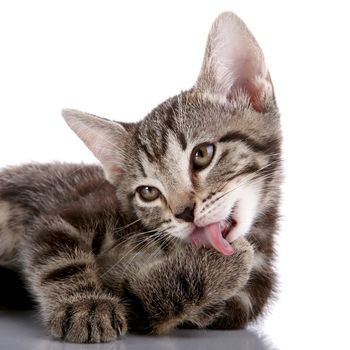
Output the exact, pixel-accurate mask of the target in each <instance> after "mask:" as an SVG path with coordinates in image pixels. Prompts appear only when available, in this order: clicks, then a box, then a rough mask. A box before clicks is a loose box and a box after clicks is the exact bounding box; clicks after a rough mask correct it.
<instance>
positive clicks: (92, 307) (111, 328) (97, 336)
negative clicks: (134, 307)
mask: <svg viewBox="0 0 350 350" xmlns="http://www.w3.org/2000/svg"><path fill="white" fill-rule="evenodd" d="M124 315H125V313H124V308H123V306H122V305H121V304H120V302H119V301H118V300H117V299H115V298H112V297H110V296H106V295H103V296H96V295H90V296H86V295H83V296H73V297H72V298H71V301H67V302H65V303H62V304H61V305H59V306H58V307H57V308H55V309H54V310H53V312H52V314H51V316H49V327H50V331H51V334H52V335H53V336H54V337H55V338H60V339H62V340H65V341H68V342H74V343H102V342H109V341H112V340H115V339H117V338H118V337H119V336H120V335H122V334H124V333H125V332H126V330H127V324H126V318H125V316H124Z"/></svg>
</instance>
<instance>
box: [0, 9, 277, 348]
mask: <svg viewBox="0 0 350 350" xmlns="http://www.w3.org/2000/svg"><path fill="white" fill-rule="evenodd" d="M63 117H64V118H65V120H66V122H67V123H68V125H69V126H70V127H71V128H72V129H73V131H75V133H76V134H77V135H78V136H79V137H80V138H81V139H82V141H83V142H84V143H85V144H86V146H87V147H88V148H89V149H90V150H91V151H92V152H93V154H94V155H95V156H96V157H97V159H98V160H99V161H100V162H101V164H102V167H99V166H94V165H74V164H60V163H54V164H43V165H39V164H29V165H25V166H19V167H11V168H8V169H4V170H3V171H2V172H1V173H0V240H1V245H0V262H1V265H3V266H5V265H6V266H7V267H11V268H12V269H15V270H19V271H21V272H22V274H23V276H24V278H25V280H26V282H27V285H28V287H29V289H30V291H31V293H32V295H33V296H34V297H35V300H36V301H37V303H38V307H39V309H40V311H41V315H42V317H43V320H44V321H45V322H46V324H47V326H48V329H49V330H50V333H51V334H52V335H53V336H54V337H57V338H60V339H64V340H66V341H71V342H87V343H93V342H106V341H111V340H114V339H116V338H118V337H119V336H120V335H122V334H123V333H125V332H126V330H127V329H129V330H130V331H134V332H146V333H154V334H159V333H163V332H166V331H168V330H170V329H172V328H175V327H194V328H196V327H200V328H204V327H206V328H215V329H218V328H220V329H235V328H241V327H244V326H245V325H247V323H248V322H251V321H254V320H256V319H257V317H258V316H259V315H260V314H262V312H263V310H264V309H265V306H266V304H267V302H268V300H269V299H270V298H271V296H272V294H273V291H274V286H275V273H274V269H273V260H274V249H273V245H274V234H275V232H276V228H277V227H276V226H277V219H278V203H279V197H280V189H279V188H280V182H281V175H280V170H281V164H280V159H281V132H280V122H279V113H278V109H277V105H276V102H275V97H274V92H273V87H272V83H271V79H270V75H269V72H268V70H267V68H266V65H265V62H264V57H263V54H262V51H261V49H260V47H259V46H258V44H257V42H256V40H255V39H254V37H253V36H252V34H251V33H250V31H249V30H248V29H247V27H246V25H245V24H244V23H243V22H242V20H241V19H239V18H238V17H237V16H236V15H234V14H233V13H228V12H227V13H222V14H221V15H220V16H219V17H218V18H217V19H216V20H215V22H214V24H213V26H212V28H211V31H210V33H209V37H208V43H207V47H206V51H205V57H204V62H203V66H202V69H201V72H200V75H199V78H198V80H197V82H196V84H195V85H194V87H193V88H192V89H190V90H189V91H185V92H182V93H180V94H179V95H178V96H175V97H172V98H170V99H168V100H167V101H165V102H163V103H162V104H161V105H159V106H158V107H156V108H155V109H154V110H153V111H152V112H151V113H150V114H149V115H148V116H146V117H145V118H144V119H143V120H142V121H140V122H139V123H118V122H115V121H111V120H107V119H104V118H99V117H96V116H94V115H91V114H87V113H82V112H79V111H76V110H64V111H63Z"/></svg>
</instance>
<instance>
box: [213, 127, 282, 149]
mask: <svg viewBox="0 0 350 350" xmlns="http://www.w3.org/2000/svg"><path fill="white" fill-rule="evenodd" d="M219 142H243V143H245V144H246V145H247V146H248V147H249V148H251V149H252V150H253V151H254V152H260V153H267V154H269V153H277V152H279V148H280V141H279V140H278V139H270V140H268V141H266V142H265V144H261V143H258V142H257V141H254V140H253V139H252V138H250V137H248V136H247V135H244V134H242V133H240V132H238V131H230V132H228V133H226V134H225V135H224V136H222V137H221V138H220V139H219Z"/></svg>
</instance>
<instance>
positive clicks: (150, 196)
mask: <svg viewBox="0 0 350 350" xmlns="http://www.w3.org/2000/svg"><path fill="white" fill-rule="evenodd" d="M137 192H138V194H139V195H140V197H141V199H143V200H144V201H145V202H152V201H154V200H156V199H157V198H158V197H159V196H160V191H159V190H158V188H155V187H152V186H140V187H139V188H138V189H137Z"/></svg>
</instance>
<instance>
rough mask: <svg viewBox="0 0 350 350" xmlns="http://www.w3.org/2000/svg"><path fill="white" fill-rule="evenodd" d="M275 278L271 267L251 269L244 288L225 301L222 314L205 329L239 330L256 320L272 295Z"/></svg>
mask: <svg viewBox="0 0 350 350" xmlns="http://www.w3.org/2000/svg"><path fill="white" fill-rule="evenodd" d="M275 278H276V277H275V272H274V271H273V269H272V268H271V267H267V268H265V269H264V270H263V271H261V270H260V271H259V269H254V268H253V270H252V272H251V275H250V277H249V280H248V282H247V284H246V286H245V287H244V288H243V289H242V290H240V291H239V292H238V293H237V294H236V295H235V296H234V297H232V298H230V299H228V300H226V301H225V306H224V309H223V311H222V313H221V314H220V316H219V317H218V318H216V319H215V320H214V321H213V322H212V323H211V324H210V325H208V326H207V328H210V329H241V328H244V327H245V326H246V325H247V324H248V323H250V322H253V321H255V320H257V318H258V317H259V316H260V315H261V314H262V313H263V311H264V309H265V307H266V305H267V302H268V300H270V298H271V296H272V295H273V294H274V291H275Z"/></svg>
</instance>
